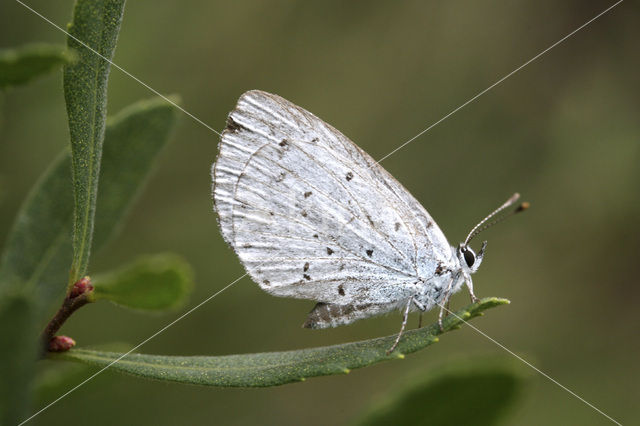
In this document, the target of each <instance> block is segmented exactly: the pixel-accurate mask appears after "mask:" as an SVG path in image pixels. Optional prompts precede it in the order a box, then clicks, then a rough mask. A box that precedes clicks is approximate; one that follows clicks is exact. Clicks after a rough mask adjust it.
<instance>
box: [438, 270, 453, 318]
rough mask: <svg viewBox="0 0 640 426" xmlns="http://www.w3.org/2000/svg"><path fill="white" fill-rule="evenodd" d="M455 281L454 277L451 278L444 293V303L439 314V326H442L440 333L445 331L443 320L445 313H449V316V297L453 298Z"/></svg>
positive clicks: (441, 304)
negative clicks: (452, 290) (452, 289)
mask: <svg viewBox="0 0 640 426" xmlns="http://www.w3.org/2000/svg"><path fill="white" fill-rule="evenodd" d="M454 281H455V278H454V277H451V281H449V285H448V286H447V289H446V290H445V292H444V297H443V298H442V303H440V304H439V305H440V313H439V314H438V325H439V326H440V331H444V326H443V325H442V318H443V314H444V311H445V310H446V311H447V315H448V314H449V297H451V287H452V286H453V282H454ZM445 305H446V308H445Z"/></svg>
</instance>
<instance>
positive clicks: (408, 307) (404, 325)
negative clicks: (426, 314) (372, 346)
mask: <svg viewBox="0 0 640 426" xmlns="http://www.w3.org/2000/svg"><path fill="white" fill-rule="evenodd" d="M413 302H414V299H413V296H411V297H410V298H409V301H408V302H407V307H406V308H404V317H403V319H402V327H400V333H398V337H397V338H396V341H395V342H393V345H392V346H391V347H390V348H389V350H388V351H387V355H389V354H390V353H391V352H393V351H394V349H395V348H396V347H397V346H398V343H400V338H401V337H402V333H404V328H405V327H406V326H407V320H408V319H409V309H410V308H411V303H413Z"/></svg>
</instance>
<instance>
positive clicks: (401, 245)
mask: <svg viewBox="0 0 640 426" xmlns="http://www.w3.org/2000/svg"><path fill="white" fill-rule="evenodd" d="M211 174H212V180H213V199H214V209H215V210H216V211H217V213H218V220H219V225H220V229H221V232H222V236H223V237H224V239H225V241H226V242H227V243H228V244H229V245H230V246H231V247H232V248H233V250H234V251H235V252H236V253H237V255H238V257H239V258H240V261H241V262H242V264H243V265H244V267H245V269H246V270H247V272H248V274H249V275H250V276H251V278H252V279H253V280H254V281H255V282H256V283H257V284H258V285H259V286H260V287H261V288H262V289H263V290H264V291H266V292H268V293H270V294H272V295H274V296H280V297H293V298H299V299H311V300H314V301H316V302H318V303H317V304H316V305H315V307H314V308H313V310H312V311H311V312H310V313H309V315H308V318H307V320H306V322H305V323H304V325H303V326H304V327H307V328H327V327H336V326H340V325H345V324H350V323H352V322H354V321H356V320H359V319H363V318H368V317H372V316H376V315H381V314H385V313H388V312H391V311H394V310H402V312H403V322H402V327H401V329H400V333H399V334H398V337H397V339H396V341H395V343H394V344H393V346H392V347H391V348H390V349H389V352H391V351H393V350H394V349H395V347H396V346H397V344H398V342H399V341H400V338H401V336H402V333H403V331H404V329H405V326H406V324H407V318H408V315H409V312H411V311H416V310H418V311H421V312H424V311H427V310H429V309H431V308H433V307H434V306H436V305H438V306H440V307H441V309H440V315H439V324H440V327H442V316H443V310H444V306H445V304H446V303H447V301H448V300H449V297H450V296H451V295H452V294H453V293H455V292H457V291H458V290H460V288H461V287H462V285H463V284H466V286H467V288H468V289H469V293H470V295H471V298H472V300H473V301H476V300H477V298H476V296H475V295H474V292H473V281H472V279H471V274H473V273H475V272H476V271H477V270H478V268H479V266H480V264H481V263H482V260H483V257H484V253H485V248H486V241H485V242H484V243H483V244H482V248H481V249H480V251H479V252H478V253H477V254H476V253H475V252H474V251H473V250H472V249H471V247H470V246H469V242H470V241H471V239H472V238H473V237H474V236H475V235H477V234H478V233H479V232H481V231H482V230H483V229H486V227H488V226H490V225H491V224H490V223H488V221H489V220H490V219H491V218H493V217H495V216H496V215H498V213H500V212H502V211H503V210H505V209H507V208H508V207H511V206H513V205H514V204H515V203H516V201H517V199H518V197H519V195H518V194H514V195H513V196H512V197H511V198H509V200H507V202H505V203H504V204H503V205H502V206H500V207H499V208H498V209H496V210H495V211H494V212H493V213H491V214H490V215H489V216H487V217H486V218H485V219H484V220H483V221H481V222H480V223H479V224H478V225H477V226H475V227H474V228H473V229H472V231H471V232H470V233H469V235H468V236H467V238H466V240H465V241H464V242H463V243H460V244H459V245H458V246H451V245H450V244H449V243H448V242H447V239H446V237H445V236H444V234H443V232H442V231H441V230H440V228H439V227H438V225H437V224H436V223H435V221H434V220H433V219H432V218H431V216H430V215H429V213H428V212H427V211H426V210H425V209H424V207H422V205H421V204H420V203H419V202H418V201H417V200H416V199H415V198H414V197H413V196H412V195H411V194H410V193H409V192H408V191H407V190H406V189H405V188H404V187H403V186H402V185H401V184H400V183H399V182H398V181H397V180H396V179H394V177H393V176H391V174H389V173H388V172H387V171H386V170H384V169H383V168H382V166H380V164H378V163H377V162H376V161H375V160H374V159H373V158H371V157H370V156H369V155H368V154H367V153H366V152H364V151H363V150H362V149H360V148H359V147H358V146H357V145H355V144H354V143H353V142H352V141H351V140H349V139H348V138H347V137H346V136H344V135H343V134H342V133H340V132H339V131H338V130H336V129H335V128H333V127H332V126H330V125H329V124H327V123H325V122H324V121H322V120H321V119H319V118H318V117H316V116H315V115H313V114H312V113H310V112H308V111H306V110H305V109H303V108H301V107H299V106H296V105H294V104H293V103H291V102H289V101H287V100H285V99H283V98H281V97H280V96H277V95H273V94H270V93H266V92H263V91H259V90H251V91H248V92H246V93H244V94H243V95H242V96H241V97H240V99H239V100H238V103H237V105H236V107H235V109H234V110H233V111H232V112H231V113H230V114H229V116H228V119H227V124H226V128H225V129H224V131H223V132H222V137H221V141H220V144H219V154H218V157H217V159H216V161H215V163H214V164H213V166H212V170H211ZM527 206H528V204H526V203H523V204H521V205H520V206H518V208H517V209H516V210H514V212H518V211H522V210H524V209H525V208H526V207H527Z"/></svg>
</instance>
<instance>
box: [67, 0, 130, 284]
mask: <svg viewBox="0 0 640 426" xmlns="http://www.w3.org/2000/svg"><path fill="white" fill-rule="evenodd" d="M123 11H124V0H78V1H77V2H76V5H75V7H74V10H73V22H72V23H71V24H70V25H69V28H68V32H69V34H70V36H69V37H68V39H67V45H68V46H69V48H72V49H74V50H76V51H77V52H78V56H79V58H80V61H79V62H77V63H76V64H74V65H67V66H65V67H64V97H65V101H66V103H67V114H68V116H69V134H70V137H71V171H72V178H73V191H74V225H73V261H72V263H71V273H70V277H69V285H72V284H73V283H74V282H76V281H77V280H78V279H80V278H81V277H82V276H84V275H85V273H86V271H87V266H88V264H89V253H90V251H91V240H92V236H93V225H94V215H95V210H96V199H97V193H98V177H99V175H100V160H101V158H102V143H103V141H104V133H105V122H106V119H107V82H108V79H109V70H110V66H111V64H110V62H109V61H110V60H111V58H112V57H113V52H114V50H115V47H116V40H117V38H118V32H119V31H120V24H121V22H122V13H123ZM78 40H79V41H80V42H82V43H80V42H79V41H78ZM87 46H88V47H87Z"/></svg>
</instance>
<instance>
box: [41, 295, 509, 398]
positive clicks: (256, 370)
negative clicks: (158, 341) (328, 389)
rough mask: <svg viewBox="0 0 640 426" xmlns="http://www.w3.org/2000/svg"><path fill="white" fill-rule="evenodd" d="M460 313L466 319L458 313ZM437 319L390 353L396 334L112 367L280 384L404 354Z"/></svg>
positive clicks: (492, 301) (210, 380) (77, 356)
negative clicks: (291, 348) (275, 349)
mask: <svg viewBox="0 0 640 426" xmlns="http://www.w3.org/2000/svg"><path fill="white" fill-rule="evenodd" d="M506 303H509V301H508V300H506V299H498V298H484V299H481V300H480V301H478V302H477V303H474V304H471V305H469V306H467V307H465V308H464V309H462V310H460V311H458V312H456V315H449V316H448V317H447V318H445V321H444V330H445V331H450V330H453V329H456V328H459V327H460V326H461V325H462V323H463V320H462V319H464V320H468V319H471V318H473V317H476V316H478V315H481V314H482V311H484V310H486V309H489V308H492V307H495V306H499V305H504V304H506ZM460 318H462V319H460ZM441 333H442V332H441V331H440V328H439V326H438V324H432V325H430V326H428V327H423V328H421V329H417V330H411V331H408V332H406V333H405V334H404V336H403V338H402V340H401V341H400V344H399V345H398V348H397V349H396V350H395V351H394V352H392V353H391V354H389V355H387V353H386V351H387V350H388V349H389V348H390V347H391V345H392V343H393V341H394V340H395V338H396V336H395V335H393V336H387V337H380V338H377V339H372V340H366V341H361V342H352V343H345V344H341V345H334V346H326V347H318V348H312V349H301V350H295V351H286V352H268V353H255V354H242V355H226V356H164V355H146V354H131V355H128V356H126V357H124V358H122V359H121V360H119V361H118V362H116V363H115V364H113V365H111V366H110V367H109V369H110V370H115V371H120V372H123V373H127V374H132V375H135V376H140V377H145V378H149V379H156V380H163V381H171V382H178V383H190V384H198V385H207V386H245V387H261V386H276V385H282V384H285V383H291V382H297V381H301V380H305V379H306V378H308V377H315V376H326V375H332V374H345V373H348V372H349V370H352V369H354V368H362V367H366V366H369V365H372V364H376V363H378V362H381V361H386V360H390V359H398V358H404V355H403V354H408V353H412V352H415V351H417V350H420V349H422V348H424V347H426V346H429V345H430V344H432V343H434V342H437V341H438V338H437V336H438V335H439V334H441ZM121 356H122V354H120V353H114V352H102V351H93V350H88V349H72V350H70V351H68V352H65V353H63V354H58V355H52V357H53V358H54V359H55V358H63V359H69V360H74V361H80V362H85V363H88V364H91V365H95V366H98V367H104V366H106V365H108V364H110V363H112V362H113V361H115V360H116V359H118V358H120V357H121Z"/></svg>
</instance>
